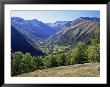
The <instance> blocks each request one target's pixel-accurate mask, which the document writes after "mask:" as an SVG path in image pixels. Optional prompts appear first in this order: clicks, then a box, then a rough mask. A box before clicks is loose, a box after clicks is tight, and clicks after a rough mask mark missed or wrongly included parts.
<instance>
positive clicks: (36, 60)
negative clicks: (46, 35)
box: [11, 34, 100, 76]
mask: <svg viewBox="0 0 110 87" xmlns="http://www.w3.org/2000/svg"><path fill="white" fill-rule="evenodd" d="M99 42H100V41H99V35H98V34H96V35H94V36H93V37H92V38H91V39H90V40H89V41H88V42H87V43H85V42H79V43H77V45H76V47H74V48H73V49H71V50H69V51H67V50H68V49H67V47H66V46H57V45H55V49H56V50H55V51H56V52H55V54H54V55H48V56H46V57H39V56H31V54H30V53H25V54H23V53H22V52H20V51H18V52H15V53H12V56H11V74H12V76H15V75H18V74H22V73H26V72H31V71H34V70H38V69H44V68H50V67H57V66H65V65H73V64H81V63H86V62H100V45H99ZM63 47H65V48H63ZM69 48H70V47H69ZM62 49H66V50H65V52H63V53H62V52H61V53H60V51H61V50H62ZM58 53H59V54H58Z"/></svg>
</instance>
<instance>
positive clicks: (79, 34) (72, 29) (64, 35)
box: [47, 17, 100, 46]
mask: <svg viewBox="0 0 110 87" xmlns="http://www.w3.org/2000/svg"><path fill="white" fill-rule="evenodd" d="M99 28H100V22H99V20H98V18H89V17H80V18H78V19H76V20H74V21H72V22H71V23H70V24H69V26H67V25H65V26H64V27H63V29H61V30H60V31H59V32H57V33H56V34H55V35H53V36H51V37H50V38H49V39H48V41H47V43H48V44H49V43H50V44H51V43H54V44H59V45H65V44H71V45H73V46H74V44H76V43H77V42H79V41H88V40H89V39H90V37H92V36H94V35H95V34H96V33H99Z"/></svg>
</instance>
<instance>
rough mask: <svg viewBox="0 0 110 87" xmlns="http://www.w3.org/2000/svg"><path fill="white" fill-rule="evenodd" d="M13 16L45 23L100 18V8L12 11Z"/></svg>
mask: <svg viewBox="0 0 110 87" xmlns="http://www.w3.org/2000/svg"><path fill="white" fill-rule="evenodd" d="M11 17H21V18H24V19H26V20H31V19H38V20H39V21H42V22H44V23H51V22H55V21H72V20H75V19H76V18H79V17H97V18H100V11H99V10H67V11H65V10H64V11H58V10H57V11H11Z"/></svg>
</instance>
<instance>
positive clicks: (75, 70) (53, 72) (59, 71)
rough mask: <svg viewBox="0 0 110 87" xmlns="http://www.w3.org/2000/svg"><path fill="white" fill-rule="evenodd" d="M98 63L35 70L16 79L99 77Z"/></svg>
mask: <svg viewBox="0 0 110 87" xmlns="http://www.w3.org/2000/svg"><path fill="white" fill-rule="evenodd" d="M99 76H100V63H85V64H76V65H70V66H60V67H54V68H49V69H43V70H37V71H34V72H30V73H25V74H22V75H18V76H17V77H99Z"/></svg>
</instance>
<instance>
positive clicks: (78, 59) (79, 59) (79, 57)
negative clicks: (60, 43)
mask: <svg viewBox="0 0 110 87" xmlns="http://www.w3.org/2000/svg"><path fill="white" fill-rule="evenodd" d="M85 50H86V44H85V43H83V42H79V43H78V44H77V46H76V48H75V50H74V62H75V63H76V64H81V63H85V62H87V58H86V57H85V54H84V53H85Z"/></svg>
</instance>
